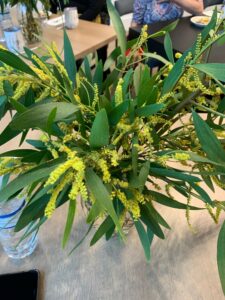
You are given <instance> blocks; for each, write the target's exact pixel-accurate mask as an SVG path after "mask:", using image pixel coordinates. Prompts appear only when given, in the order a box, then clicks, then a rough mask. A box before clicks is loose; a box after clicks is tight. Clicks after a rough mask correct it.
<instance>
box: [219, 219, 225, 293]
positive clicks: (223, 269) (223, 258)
mask: <svg viewBox="0 0 225 300" xmlns="http://www.w3.org/2000/svg"><path fill="white" fill-rule="evenodd" d="M217 266H218V270H219V275H220V282H221V285H222V289H223V293H224V295H225V221H224V222H223V225H222V226H221V229H220V233H219V236H218V241H217Z"/></svg>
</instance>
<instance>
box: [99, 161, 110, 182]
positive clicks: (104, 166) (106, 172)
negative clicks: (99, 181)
mask: <svg viewBox="0 0 225 300" xmlns="http://www.w3.org/2000/svg"><path fill="white" fill-rule="evenodd" d="M97 164H98V166H99V167H100V169H101V171H102V173H103V181H104V182H105V183H108V182H110V180H111V175H110V173H109V169H108V165H107V162H106V160H104V159H103V158H101V159H99V161H98V162H97Z"/></svg>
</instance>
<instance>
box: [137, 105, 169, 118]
mask: <svg viewBox="0 0 225 300" xmlns="http://www.w3.org/2000/svg"><path fill="white" fill-rule="evenodd" d="M163 107H164V104H162V103H160V104H151V105H146V106H143V107H140V108H138V109H136V114H137V115H138V116H139V117H149V116H151V115H154V114H156V113H157V112H159V111H160V110H161V109H162V108H163Z"/></svg>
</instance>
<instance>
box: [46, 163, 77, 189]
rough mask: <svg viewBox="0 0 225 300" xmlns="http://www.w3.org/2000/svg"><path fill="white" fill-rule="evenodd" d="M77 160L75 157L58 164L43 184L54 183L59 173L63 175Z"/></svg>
mask: <svg viewBox="0 0 225 300" xmlns="http://www.w3.org/2000/svg"><path fill="white" fill-rule="evenodd" d="M76 162H77V159H76V158H75V159H69V160H67V161H66V162H65V163H63V164H61V165H59V166H58V167H57V168H56V169H55V170H54V171H53V172H52V173H51V174H50V175H49V178H48V180H47V181H46V183H45V186H49V185H52V184H54V183H55V182H56V181H57V180H58V179H59V178H60V176H61V175H63V174H64V173H65V172H66V171H67V170H68V169H70V168H71V167H72V166H74V164H75V163H76Z"/></svg>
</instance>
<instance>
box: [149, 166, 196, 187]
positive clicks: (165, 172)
mask: <svg viewBox="0 0 225 300" xmlns="http://www.w3.org/2000/svg"><path fill="white" fill-rule="evenodd" d="M151 174H152V175H158V176H166V177H171V178H175V179H179V180H184V181H187V182H193V183H195V182H199V181H201V179H199V178H198V177H196V176H191V175H187V174H185V173H183V172H178V171H175V170H169V169H163V168H152V167H151V168H150V175H151Z"/></svg>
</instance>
